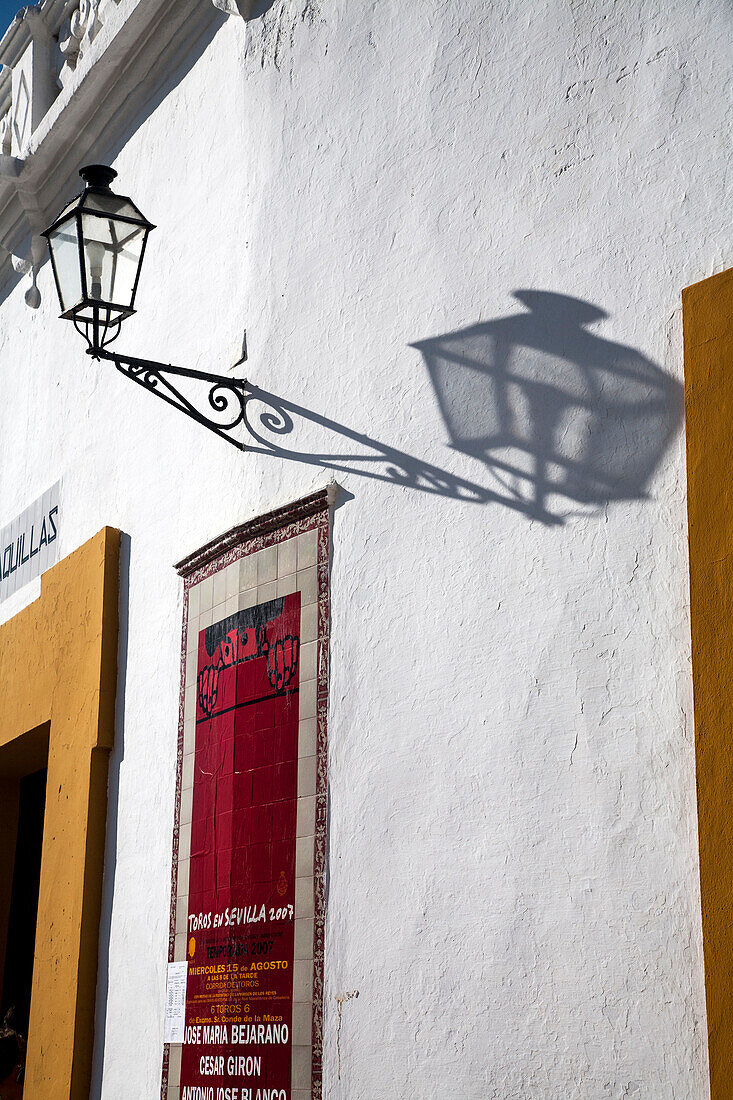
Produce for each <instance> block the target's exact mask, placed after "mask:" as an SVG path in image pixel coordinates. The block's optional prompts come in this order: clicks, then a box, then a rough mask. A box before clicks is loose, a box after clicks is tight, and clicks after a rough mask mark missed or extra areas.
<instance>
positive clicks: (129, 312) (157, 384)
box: [41, 164, 247, 451]
mask: <svg viewBox="0 0 733 1100" xmlns="http://www.w3.org/2000/svg"><path fill="white" fill-rule="evenodd" d="M79 175H80V176H81V177H82V179H83V180H84V181H85V182H86V184H87V186H86V188H85V190H84V191H82V192H81V193H80V194H79V195H78V196H77V198H76V200H74V202H75V205H74V203H69V204H67V206H66V207H65V208H64V209H63V211H62V212H61V214H60V215H59V216H58V217H57V218H56V219H55V220H54V222H53V223H52V224H51V225H50V226H49V227H48V229H46V230H45V231H44V232H43V233H42V234H41V235H42V236H43V237H45V238H46V240H47V241H48V243H49V253H50V256H51V269H52V271H53V277H54V282H55V284H56V291H57V293H58V297H59V303H60V305H61V310H62V312H61V315H60V316H61V318H62V319H63V320H67V321H72V323H73V325H74V328H75V329H76V331H77V332H78V333H79V334H80V335H81V336H83V337H84V339H85V340H86V342H87V355H90V356H91V357H92V358H93V359H96V360H97V361H100V360H102V359H104V360H107V361H109V362H111V363H114V365H115V367H116V368H117V370H118V371H119V372H120V373H121V374H123V375H124V376H125V377H126V378H130V379H131V380H132V381H133V382H137V384H138V385H140V386H142V387H143V388H144V389H146V390H147V391H148V392H149V393H153V394H155V396H156V397H159V398H161V400H163V401H165V402H166V403H167V404H169V405H172V406H173V407H174V408H176V409H179V410H180V412H183V413H185V414H186V416H189V417H190V418H191V419H192V420H195V421H196V422H197V423H198V424H201V425H202V426H203V427H205V428H207V429H208V430H209V431H211V432H213V433H214V434H215V435H218V436H219V437H220V438H221V439H224V440H226V442H227V443H231V444H232V446H234V447H237V448H238V450H241V451H243V450H245V445H244V443H243V442H241V441H240V440H239V439H237V437H236V435H235V434H233V433H235V432H236V430H237V429H238V428H239V427H240V425H242V424H246V419H245V401H246V393H247V383H246V380H245V379H239V378H227V377H224V376H221V375H217V374H210V373H208V372H206V371H199V370H190V369H188V368H184V367H175V366H173V365H172V364H170V363H160V362H158V361H156V360H154V359H140V358H137V357H135V356H130V355H122V354H120V353H119V352H117V351H109V350H107V349H108V345H109V344H111V343H112V342H113V341H114V340H116V339H117V338H118V336H119V335H120V331H121V328H122V322H123V321H125V320H126V319H127V318H128V317H132V316H133V314H135V313H136V312H137V310H136V309H135V299H136V296H137V291H138V286H139V283H140V274H141V272H142V265H143V260H144V259H145V251H146V248H147V243H148V237H149V236H150V232H151V231H152V230H153V229H155V228H156V226H155V225H153V223H152V222H149V221H148V220H147V218H144V217H143V215H142V214H140V217H139V218H132V217H128V216H125V215H121V214H115V213H110V212H104V211H100V210H93V209H89V208H88V207H87V206H85V204H84V203H85V199H86V197H87V196H88V195H94V194H105V195H114V198H116V199H119V200H120V202H127V203H129V204H130V205H131V206H132V207H133V209H134V210H137V209H138V208H137V206H136V205H135V203H134V202H133V201H132V199H130V198H128V197H127V196H124V195H117V194H115V193H113V192H112V191H111V190H110V186H109V185H110V183H111V182H112V180H114V179H115V177H116V175H117V173H116V172H115V171H114V169H112V168H109V167H107V166H106V165H100V164H93V165H87V166H86V167H85V168H82V169H81V171H80V172H79ZM91 215H94V216H95V217H99V218H103V219H106V220H107V221H111V222H121V223H126V224H130V225H136V226H138V227H139V228H141V229H143V230H144V238H143V243H142V247H141V250H140V256H139V259H138V261H137V272H136V273H135V279H134V283H133V288H132V295H131V297H130V301H129V305H127V304H125V305H124V306H121V305H120V304H119V303H114V302H107V301H103V300H101V299H100V298H95V297H92V296H91V295H90V294H89V293H88V291H89V287H88V284H87V271H86V265H87V261H86V257H85V253H84V234H83V231H82V230H83V223H82V218H83V217H87V216H91ZM74 220H75V221H76V235H77V244H78V257H79V272H80V279H81V287H80V292H81V297H80V300H79V301H78V302H77V303H76V305H74V306H71V307H68V308H66V306H65V303H64V296H63V293H62V284H61V280H60V277H59V271H58V268H57V264H56V258H55V256H54V250H53V247H52V245H51V240H50V237H51V234H52V233H54V231H55V230H57V229H58V228H59V227H60V226H61V225H64V224H65V223H66V222H69V223H71V222H72V221H74ZM85 311H87V312H86V313H85ZM178 379H187V380H189V381H193V382H204V383H206V384H207V385H208V393H207V394H206V398H205V400H202V401H200V402H197V403H194V401H193V400H192V398H191V395H190V394H188V395H187V394H186V393H185V392H184V391H183V390H182V389H181V388H180V385H179V384H178V382H177V380H178Z"/></svg>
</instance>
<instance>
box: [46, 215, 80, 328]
mask: <svg viewBox="0 0 733 1100" xmlns="http://www.w3.org/2000/svg"><path fill="white" fill-rule="evenodd" d="M48 244H49V248H50V249H51V252H52V254H53V262H54V268H55V273H56V289H57V290H58V292H59V301H60V302H61V309H62V312H66V310H67V309H72V308H73V307H74V306H75V305H78V304H79V302H80V301H81V297H82V290H81V269H80V264H79V240H78V237H77V223H76V218H74V217H72V218H69V219H68V221H65V222H63V223H62V224H61V225H57V226H56V228H55V229H52V230H51V232H50V233H49V235H48Z"/></svg>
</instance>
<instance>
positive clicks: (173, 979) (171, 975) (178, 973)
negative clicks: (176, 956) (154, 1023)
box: [163, 962, 188, 1043]
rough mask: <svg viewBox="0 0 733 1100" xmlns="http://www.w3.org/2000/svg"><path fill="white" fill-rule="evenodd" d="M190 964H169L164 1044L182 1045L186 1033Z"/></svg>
mask: <svg viewBox="0 0 733 1100" xmlns="http://www.w3.org/2000/svg"><path fill="white" fill-rule="evenodd" d="M187 981H188V963H187V962H178V963H168V992H167V995H166V1000H165V1033H164V1037H163V1042H164V1043H182V1042H183V1036H184V1033H185V1031H186V983H187Z"/></svg>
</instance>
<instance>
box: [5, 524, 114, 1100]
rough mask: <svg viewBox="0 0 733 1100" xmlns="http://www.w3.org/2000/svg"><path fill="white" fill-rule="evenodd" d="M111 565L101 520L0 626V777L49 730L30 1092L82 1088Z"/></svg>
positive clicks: (107, 743)
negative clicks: (32, 599) (97, 529)
mask: <svg viewBox="0 0 733 1100" xmlns="http://www.w3.org/2000/svg"><path fill="white" fill-rule="evenodd" d="M118 571H119V532H118V531H113V530H111V529H110V528H105V529H104V530H103V531H100V532H99V534H98V535H96V536H95V537H94V538H93V539H91V540H90V541H89V542H87V543H85V544H84V546H82V547H81V548H80V549H79V550H76V551H75V552H74V553H73V554H70V555H69V557H67V558H65V559H64V560H63V561H61V562H59V564H58V565H56V566H55V567H54V568H53V569H51V570H49V572H48V573H46V574H45V575H44V576H43V578H42V581H41V597H40V599H39V600H37V601H36V602H35V603H33V604H31V605H30V606H29V607H27V608H26V609H25V610H24V611H21V612H20V614H18V615H16V616H15V618H13V619H11V620H10V621H9V622H7V623H5V624H4V625H3V626H0V699H2V708H1V709H0V780H1V779H2V778H3V777H7V776H12V775H17V774H22V772H23V771H24V770H28V771H32V770H34V768H35V767H39V766H42V765H41V764H39V763H38V759H37V756H38V740H39V737H38V731H39V730H41V731H47V734H48V780H47V789H46V813H45V823H44V833H43V852H42V857H41V881H40V892H39V902H38V925H37V930H36V952H35V963H34V969H33V992H32V1001H31V1017H30V1024H29V1036H28V1057H27V1068H26V1084H25V1089H24V1095H25V1096H27V1098H28V1100H88V1098H89V1084H90V1076H91V1059H92V1044H93V1022H94V1006H95V988H96V976H97V940H98V933H99V913H100V903H101V887H102V869H103V858H104V833H105V823H106V809H107V761H108V756H109V750H110V749H111V747H112V743H113V737H114V707H115V690H116V681H117V598H118V597H117V593H118ZM44 736H45V733H44ZM6 827H7V828H11V825H10V824H8V825H7V826H6Z"/></svg>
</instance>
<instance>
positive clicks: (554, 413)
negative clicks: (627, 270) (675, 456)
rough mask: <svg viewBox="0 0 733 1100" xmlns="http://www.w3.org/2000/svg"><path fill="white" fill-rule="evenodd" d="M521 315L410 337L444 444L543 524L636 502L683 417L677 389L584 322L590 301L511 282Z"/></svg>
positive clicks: (591, 312)
mask: <svg viewBox="0 0 733 1100" xmlns="http://www.w3.org/2000/svg"><path fill="white" fill-rule="evenodd" d="M514 297H515V298H517V299H518V300H519V301H520V302H522V304H523V305H525V306H527V307H528V310H529V312H522V313H517V314H512V315H510V316H508V317H500V318H497V319H495V320H492V321H487V322H483V323H480V324H477V325H472V326H470V327H468V328H465V329H461V330H458V331H456V332H450V333H447V334H445V335H443V336H437V337H435V338H433V339H428V340H421V341H418V342H417V343H414V344H412V345H411V346H412V347H414V348H417V349H418V350H419V351H420V352H421V353H422V355H423V357H424V359H425V363H426V365H427V368H428V371H429V372H430V378H431V381H432V384H433V387H434V389H435V393H436V396H437V400H438V403H439V405H440V410H441V413H442V416H443V419H444V421H445V425H446V428H447V430H448V432H449V434H450V442H451V447H453V448H454V449H455V450H458V451H462V452H463V453H464V454H467V455H471V456H473V457H475V458H477V459H480V460H481V461H482V462H483V463H484V464H485V465H486V466H487V468H488V469H489V470H490V471H491V472H492V474H493V476H494V478H495V480H496V481H497V482H498V484H500V485H501V487H502V490H503V493H504V494H505V499H504V503H506V504H507V505H509V506H510V507H512V508H514V509H519V510H520V511H523V512H524V513H525V514H526V515H528V516H529V517H532V518H535V519H539V520H541V521H542V522H544V523H547V524H558V523H563V522H564V520H565V519H566V518H567V516H568V515H569V514H571V513H572V511H573V508H572V507H570V508H569V507H568V502H571V504H572V505H576V506H581V508H582V509H583V510H587V509H588V508H591V509H592V508H594V507H598V506H602V505H605V504H607V503H609V502H611V501H621V500H643V499H645V498H646V497H647V496H648V484H649V481H650V479H651V477H652V474H653V473H654V470H655V468H656V467H657V465H658V463H659V461H660V459H661V457H662V455H663V454H664V451H665V449H666V447H667V446H668V444H669V442H670V439H671V438H672V437H673V435H674V433H675V431H676V430H677V428H678V426H679V424H680V420H681V416H682V387H681V385H680V384H679V383H678V382H677V381H676V380H675V379H674V378H672V377H671V376H670V375H668V374H667V373H666V372H665V371H663V370H661V369H660V368H659V367H658V366H657V365H656V364H655V363H653V362H652V361H651V360H649V359H647V358H646V357H645V356H643V355H642V354H641V353H640V352H638V351H637V350H636V349H634V348H632V347H628V346H626V345H624V344H618V343H614V342H613V341H610V340H606V339H603V338H602V337H599V336H596V335H594V334H593V333H592V332H590V331H588V329H587V327H586V326H588V325H589V324H592V323H593V322H594V321H599V320H601V319H602V318H604V317H606V316H607V314H606V313H604V311H603V310H601V309H599V308H598V307H596V306H594V305H591V304H590V303H589V302H584V301H581V300H579V299H577V298H570V297H567V296H566V295H563V294H554V293H549V292H545V291H538V290H520V291H516V292H515V294H514Z"/></svg>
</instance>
